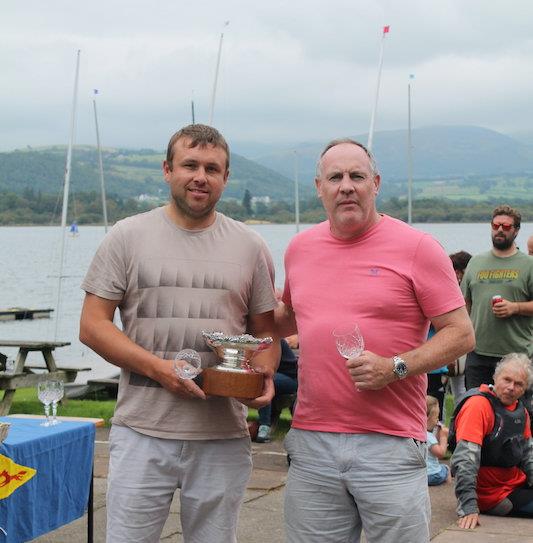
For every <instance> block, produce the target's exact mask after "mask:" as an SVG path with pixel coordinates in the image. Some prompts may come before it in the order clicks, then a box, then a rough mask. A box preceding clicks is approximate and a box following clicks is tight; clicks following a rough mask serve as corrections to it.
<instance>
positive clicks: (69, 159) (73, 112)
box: [54, 49, 81, 340]
mask: <svg viewBox="0 0 533 543" xmlns="http://www.w3.org/2000/svg"><path fill="white" fill-rule="evenodd" d="M80 53H81V51H80V49H78V52H77V56H76V75H75V77H74V91H73V96H72V110H71V114H70V138H69V142H68V150H67V163H66V165H65V181H64V184H63V207H62V209H61V249H60V253H59V274H58V285H57V302H56V323H55V331H54V339H55V340H57V333H58V329H59V310H60V306H61V282H62V279H63V259H64V255H65V230H66V227H67V211H68V192H69V187H70V167H71V164H72V147H73V145H74V131H75V128H76V102H77V98H78V79H79V74H80Z"/></svg>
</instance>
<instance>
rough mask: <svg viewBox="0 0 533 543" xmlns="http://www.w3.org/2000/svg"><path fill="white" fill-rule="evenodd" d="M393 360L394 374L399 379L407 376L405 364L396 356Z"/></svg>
mask: <svg viewBox="0 0 533 543" xmlns="http://www.w3.org/2000/svg"><path fill="white" fill-rule="evenodd" d="M393 360H394V373H395V374H396V375H397V376H398V377H400V378H402V377H405V376H406V375H407V365H406V364H405V362H404V361H403V360H402V359H401V358H400V357H398V356H395V357H394V358H393Z"/></svg>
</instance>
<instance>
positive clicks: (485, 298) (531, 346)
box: [461, 205, 533, 389]
mask: <svg viewBox="0 0 533 543" xmlns="http://www.w3.org/2000/svg"><path fill="white" fill-rule="evenodd" d="M520 221H521V215H520V213H519V212H518V211H517V210H515V209H513V208H512V207H510V206H508V205H502V206H498V207H497V208H496V209H495V210H494V211H493V213H492V223H491V227H492V250H490V251H488V252H486V253H482V254H480V255H477V256H475V257H473V258H472V260H470V263H469V264H468V267H467V268H466V272H465V276H464V279H463V281H462V283H461V289H462V291H463V294H464V297H465V299H466V304H467V309H468V311H469V313H470V318H471V319H472V323H473V325H474V330H475V333H476V347H475V350H474V351H473V352H471V353H469V354H468V355H467V358H466V370H465V384H466V388H467V389H470V388H474V387H478V386H479V385H481V384H482V383H485V384H491V383H492V382H493V381H492V375H493V374H494V368H495V367H496V363H497V362H498V361H499V360H500V358H502V356H504V355H505V354H507V353H510V352H522V353H527V355H528V356H529V357H530V358H531V356H532V355H533V343H532V337H533V301H531V300H532V299H533V258H531V257H530V256H528V255H526V254H525V253H523V252H521V251H519V250H518V247H517V246H516V244H515V239H516V236H517V235H518V232H519V230H520Z"/></svg>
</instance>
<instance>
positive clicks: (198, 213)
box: [172, 195, 216, 220]
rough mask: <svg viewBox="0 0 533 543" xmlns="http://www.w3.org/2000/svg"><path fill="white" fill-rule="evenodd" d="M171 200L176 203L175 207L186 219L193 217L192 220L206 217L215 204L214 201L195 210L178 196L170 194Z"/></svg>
mask: <svg viewBox="0 0 533 543" xmlns="http://www.w3.org/2000/svg"><path fill="white" fill-rule="evenodd" d="M172 200H173V201H174V203H175V204H176V208H177V209H178V211H179V212H180V213H181V214H183V215H184V216H185V217H187V218H188V219H194V220H198V219H205V218H206V217H208V216H209V215H211V213H212V212H213V210H214V209H215V206H216V202H215V203H213V204H209V205H207V206H206V207H204V208H202V209H199V210H196V209H193V208H192V207H191V206H189V204H188V203H187V202H186V201H185V200H184V199H183V198H179V197H178V196H174V195H172Z"/></svg>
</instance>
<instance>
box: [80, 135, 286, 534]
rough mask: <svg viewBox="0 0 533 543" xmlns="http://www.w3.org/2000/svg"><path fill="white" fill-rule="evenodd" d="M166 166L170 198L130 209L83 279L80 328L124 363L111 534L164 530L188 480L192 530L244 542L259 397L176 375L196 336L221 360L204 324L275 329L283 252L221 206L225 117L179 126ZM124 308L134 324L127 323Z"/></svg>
mask: <svg viewBox="0 0 533 543" xmlns="http://www.w3.org/2000/svg"><path fill="white" fill-rule="evenodd" d="M163 173H164V177H165V180H166V182H167V183H168V184H169V187H170V196H171V197H170V201H169V203H168V204H167V205H165V206H164V207H161V208H157V209H154V210H152V211H149V212H147V213H142V214H139V215H136V216H133V217H129V218H127V219H124V220H122V221H119V222H118V223H117V224H116V225H115V226H114V227H113V229H112V230H111V231H110V233H109V234H108V235H107V236H106V238H105V239H104V241H103V242H102V244H101V246H100V247H99V249H98V251H97V253H96V255H95V257H94V259H93V261H92V263H91V266H90V268H89V271H88V272H87V275H86V277H85V279H84V281H83V284H82V288H83V289H84V290H85V291H86V297H85V302H84V306H83V311H82V315H81V324H80V338H81V340H82V341H83V342H84V343H85V344H87V345H88V346H89V347H91V348H92V349H93V350H94V351H96V352H97V353H98V354H100V355H101V356H102V357H104V358H105V359H106V360H108V361H109V362H111V363H112V364H115V365H117V366H119V367H120V368H121V375H120V385H119V393H118V399H117V406H116V409H115V414H114V417H113V427H112V429H111V434H110V467H109V478H108V481H109V488H108V494H107V516H108V520H107V540H108V541H112V542H113V543H121V542H124V543H126V542H130V541H143V542H144V541H146V542H151V541H156V540H158V539H159V537H160V534H161V531H162V528H163V525H164V523H165V521H166V518H167V517H168V511H169V507H170V503H171V501H172V497H173V495H174V492H175V490H176V489H177V488H180V503H181V523H182V528H183V536H184V541H186V542H187V541H202V542H205V543H209V542H213V543H214V542H219V541H225V542H226V541H227V542H233V541H236V536H235V532H236V524H237V517H238V511H239V507H240V505H241V503H242V499H243V497H244V491H245V487H246V483H247V481H248V478H249V475H250V472H251V456H250V438H249V435H248V430H247V425H246V412H247V410H246V406H245V405H244V404H243V403H242V402H241V401H237V400H236V399H233V398H222V397H209V398H207V397H206V396H205V394H204V393H203V391H202V390H201V388H199V387H198V386H197V385H196V383H195V382H194V381H192V380H183V379H180V378H179V377H178V376H177V375H176V373H175V370H174V368H173V359H174V357H175V356H176V354H177V353H178V352H179V351H180V350H182V349H185V348H192V349H195V350H196V351H198V352H199V353H200V355H201V358H202V366H203V367H207V366H212V365H214V364H215V362H216V360H215V355H214V354H213V353H211V352H210V351H209V349H208V348H207V346H206V345H205V343H204V341H203V338H202V335H201V331H202V330H220V331H222V332H225V333H227V334H232V335H233V334H241V333H244V332H249V333H251V334H253V335H255V336H258V337H265V336H273V335H274V326H273V309H274V307H275V306H276V299H275V296H274V289H273V284H274V271H273V264H272V258H271V256H270V253H269V251H268V249H267V247H266V246H265V243H264V242H263V241H262V239H261V238H260V237H259V236H258V235H257V234H256V233H254V232H253V231H251V230H250V229H249V228H248V227H246V226H245V225H243V224H242V223H239V222H237V221H234V220H232V219H230V218H228V217H225V216H224V215H222V214H220V213H218V212H217V211H216V210H215V206H216V203H217V202H218V200H219V199H220V197H221V195H222V192H223V190H224V188H225V185H226V183H227V180H228V175H229V149H228V146H227V143H226V142H225V140H224V138H223V137H222V135H221V134H220V133H219V132H218V131H217V130H215V129H214V128H211V127H208V126H205V125H190V126H188V127H185V128H183V129H181V130H180V131H178V132H177V133H176V134H174V136H173V137H172V138H171V140H170V142H169V145H168V149H167V157H166V160H165V161H164V163H163ZM117 307H118V308H119V310H120V315H121V320H122V324H123V331H121V330H119V329H118V328H117V327H116V326H115V325H114V324H113V314H114V312H115V309H116V308H117ZM275 345H276V346H275V347H274V348H271V349H269V350H267V351H265V352H263V353H261V354H260V355H258V361H257V363H258V364H260V365H261V366H263V367H264V368H265V370H266V378H265V386H264V389H263V392H262V395H261V396H260V397H259V398H255V399H254V400H251V401H249V402H246V404H247V405H248V406H251V407H261V406H263V405H266V404H268V403H269V402H270V401H271V399H272V397H273V394H274V387H273V383H272V375H273V373H274V371H275V369H276V366H277V363H278V360H279V346H278V345H277V344H275ZM259 357H261V359H260V360H259Z"/></svg>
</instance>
